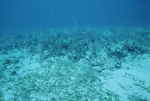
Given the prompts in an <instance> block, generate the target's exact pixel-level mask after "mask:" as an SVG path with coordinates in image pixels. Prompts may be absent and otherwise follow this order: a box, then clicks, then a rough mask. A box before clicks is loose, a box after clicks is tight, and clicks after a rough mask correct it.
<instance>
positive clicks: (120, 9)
mask: <svg viewBox="0 0 150 101" xmlns="http://www.w3.org/2000/svg"><path fill="white" fill-rule="evenodd" d="M149 23H150V1H149V0H112V1H109V0H0V25H1V27H6V26H7V27H30V28H31V27H70V26H74V25H75V24H77V25H78V26H110V25H125V24H126V25H133V24H134V25H137V24H138V25H145V24H146V25H147V24H149Z"/></svg>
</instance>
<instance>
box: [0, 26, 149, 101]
mask: <svg viewBox="0 0 150 101" xmlns="http://www.w3.org/2000/svg"><path fill="white" fill-rule="evenodd" d="M0 101H150V27H148V26H146V27H129V28H128V27H107V28H91V27H84V28H63V29H54V28H51V29H45V30H44V29H40V30H24V31H17V30H12V29H9V30H5V31H3V32H2V33H1V37H0Z"/></svg>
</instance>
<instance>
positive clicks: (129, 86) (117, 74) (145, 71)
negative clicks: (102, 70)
mask: <svg viewBox="0 0 150 101" xmlns="http://www.w3.org/2000/svg"><path fill="white" fill-rule="evenodd" d="M127 68H128V69H127ZM149 73H150V57H146V58H145V59H143V60H135V61H132V62H129V63H128V62H127V63H123V66H122V68H121V69H118V70H116V71H114V72H112V73H111V78H108V79H106V80H103V81H104V85H103V86H104V87H105V88H106V89H108V90H110V91H114V92H116V93H117V94H119V95H120V96H121V97H122V101H125V100H127V98H128V96H129V95H134V94H136V95H137V96H142V98H146V99H147V100H150V96H149V95H150V92H149V88H147V89H146V88H145V87H150V76H149Z"/></svg>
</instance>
